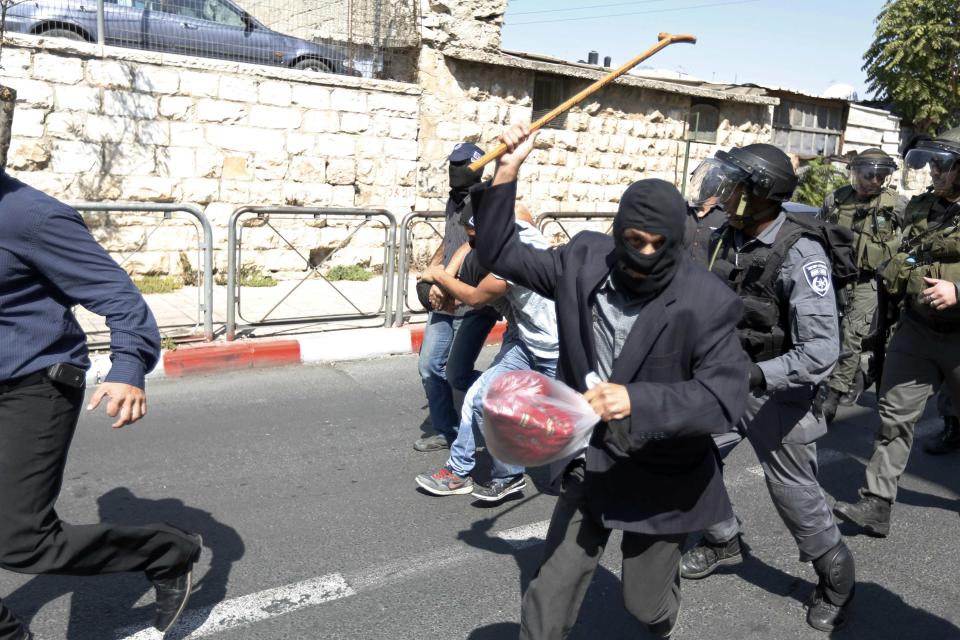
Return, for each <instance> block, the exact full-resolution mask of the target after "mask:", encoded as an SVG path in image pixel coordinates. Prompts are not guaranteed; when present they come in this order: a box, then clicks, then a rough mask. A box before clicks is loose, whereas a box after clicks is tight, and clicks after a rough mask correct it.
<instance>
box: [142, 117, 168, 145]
mask: <svg viewBox="0 0 960 640" xmlns="http://www.w3.org/2000/svg"><path fill="white" fill-rule="evenodd" d="M136 132H137V141H138V142H140V143H142V144H150V145H159V146H164V147H165V146H167V145H169V144H170V123H168V122H164V121H163V120H142V121H140V122H138V123H137V129H136Z"/></svg>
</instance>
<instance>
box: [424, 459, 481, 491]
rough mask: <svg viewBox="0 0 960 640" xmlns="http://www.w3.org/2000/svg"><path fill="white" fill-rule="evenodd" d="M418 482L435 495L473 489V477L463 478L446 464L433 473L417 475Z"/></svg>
mask: <svg viewBox="0 0 960 640" xmlns="http://www.w3.org/2000/svg"><path fill="white" fill-rule="evenodd" d="M417 484H418V485H420V486H421V487H423V489H424V490H425V491H429V492H430V493H432V494H433V495H435V496H455V495H462V494H465V493H470V492H471V491H473V478H471V477H470V476H467V477H466V478H461V477H460V476H458V475H457V474H455V473H454V472H453V471H452V470H451V469H450V467H448V466H446V465H444V466H442V467H440V471H437V472H436V473H435V474H433V475H427V474H425V473H421V474H420V475H418V476H417Z"/></svg>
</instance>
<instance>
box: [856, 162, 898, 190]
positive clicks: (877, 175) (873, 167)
mask: <svg viewBox="0 0 960 640" xmlns="http://www.w3.org/2000/svg"><path fill="white" fill-rule="evenodd" d="M893 172H894V167H891V166H890V165H889V164H875V163H872V162H859V163H856V164H854V165H851V167H850V186H852V187H853V188H854V189H855V190H856V192H857V193H859V194H861V195H871V196H875V195H877V194H878V193H880V192H881V191H882V190H883V188H884V187H885V186H887V185H888V184H890V177H891V176H892V175H893Z"/></svg>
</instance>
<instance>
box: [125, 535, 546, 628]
mask: <svg viewBox="0 0 960 640" xmlns="http://www.w3.org/2000/svg"><path fill="white" fill-rule="evenodd" d="M548 525H549V521H547V520H544V521H543V522H536V523H533V524H528V525H523V526H520V527H515V528H513V529H506V530H504V531H500V532H497V533H493V534H490V536H489V538H491V539H492V541H502V542H505V543H507V545H509V546H510V547H511V548H513V549H523V548H525V547H529V546H532V545H534V544H538V543H540V542H542V541H543V538H544V537H545V536H546V532H547V526H548ZM483 535H484V534H483V533H482V532H481V533H479V534H478V537H481V538H482V537H483ZM465 537H468V535H465ZM487 553H489V551H486V550H484V549H482V548H479V547H468V546H464V545H463V544H460V545H450V546H448V547H444V548H442V549H439V550H436V551H433V552H431V553H427V554H420V555H417V556H414V557H412V558H405V559H403V560H398V561H396V562H389V563H387V564H384V565H380V566H377V567H373V568H370V569H365V570H362V571H358V572H354V573H348V574H347V575H346V576H345V575H343V574H340V573H331V574H329V575H326V576H320V577H319V578H311V579H309V580H304V581H302V582H296V583H293V584H288V585H285V586H282V587H277V588H275V589H267V590H266V591H260V592H258V593H251V594H249V595H246V596H241V597H239V598H234V599H232V600H225V601H223V602H221V603H219V604H217V605H216V606H213V607H204V608H201V609H187V610H186V611H185V612H184V613H183V615H182V617H181V618H180V620H179V621H177V625H176V627H175V628H174V631H175V630H176V629H188V628H193V629H194V631H192V632H191V633H189V634H188V635H185V636H177V637H180V638H182V639H183V640H194V639H196V638H205V637H208V636H212V635H216V634H218V633H221V632H223V631H228V630H230V629H236V628H238V627H244V626H247V625H250V624H253V623H256V622H262V621H264V620H269V619H271V618H276V617H278V616H282V615H285V614H287V613H292V612H294V611H298V610H300V609H305V608H307V607H315V606H317V605H321V604H324V603H327V602H333V601H335V600H340V599H342V598H348V597H350V596H354V595H356V594H358V593H360V592H362V591H368V590H372V589H376V588H381V587H384V586H387V585H390V584H394V583H397V582H404V581H406V580H410V579H412V578H414V577H416V576H418V575H420V574H423V573H426V572H432V571H436V570H437V569H438V568H440V567H444V566H449V565H452V564H458V563H461V562H464V561H466V560H469V559H472V558H474V557H481V556H482V555H484V554H487ZM145 624H146V623H145ZM116 638H117V640H162V639H163V634H162V633H160V632H159V631H157V630H156V629H154V628H152V627H150V628H147V629H144V628H143V627H140V626H138V627H135V628H127V629H124V630H122V631H120V632H119V634H118V635H117V636H116Z"/></svg>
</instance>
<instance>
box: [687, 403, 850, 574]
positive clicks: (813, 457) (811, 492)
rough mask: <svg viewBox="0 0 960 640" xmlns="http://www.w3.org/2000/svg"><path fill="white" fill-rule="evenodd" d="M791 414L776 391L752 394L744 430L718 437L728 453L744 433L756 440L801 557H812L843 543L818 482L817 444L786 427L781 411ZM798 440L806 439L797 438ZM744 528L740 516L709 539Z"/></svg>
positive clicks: (713, 529)
mask: <svg viewBox="0 0 960 640" xmlns="http://www.w3.org/2000/svg"><path fill="white" fill-rule="evenodd" d="M786 413H787V412H786V411H784V410H783V409H782V408H781V407H780V406H779V402H778V400H777V398H776V396H775V395H774V396H762V397H757V396H755V395H753V394H750V396H749V397H748V400H747V410H746V413H745V415H744V418H743V419H742V420H741V421H740V425H739V427H738V431H736V432H731V433H726V434H723V435H720V436H717V437H715V439H714V441H715V442H716V443H717V447H718V448H719V449H720V453H721V455H722V456H724V457H726V455H727V454H728V453H730V451H732V450H733V448H734V447H736V445H737V444H739V443H740V442H741V441H742V440H743V438H744V437H746V438H747V440H749V441H750V444H751V445H752V446H753V450H754V451H755V452H756V454H757V458H759V460H760V466H761V467H762V468H763V477H764V480H765V481H766V483H767V491H768V492H769V493H770V498H771V499H772V500H773V505H774V506H775V507H776V509H777V513H779V514H780V518H781V519H782V520H783V523H784V524H785V525H786V526H787V529H788V530H789V531H790V534H791V535H793V539H794V540H795V541H796V543H797V548H798V549H799V550H800V560H801V561H802V562H809V561H811V560H815V559H817V558H819V557H820V556H822V555H823V554H824V553H826V552H827V551H829V550H830V549H832V548H833V547H835V546H836V545H837V543H838V542H840V530H839V529H838V528H837V524H836V522H835V521H834V519H833V513H832V512H831V511H830V506H829V505H828V504H827V499H826V496H825V495H824V493H823V489H821V488H820V483H819V482H818V481H817V445H816V443H815V442H803V440H804V438H802V437H801V438H798V437H797V434H796V433H795V430H794V429H790V428H789V425H788V428H787V429H784V428H783V425H782V424H781V415H782V414H786ZM808 420H812V416H809V415H807V416H805V417H804V421H808ZM794 439H796V440H800V441H798V442H793V440H794ZM785 440H789V441H785ZM739 531H740V525H739V522H738V521H737V518H736V517H734V518H731V519H729V520H725V521H723V522H719V523H717V524H715V525H713V526H712V527H710V528H709V529H707V530H706V531H705V532H704V538H705V539H706V540H708V541H709V542H715V543H719V542H726V541H728V540H731V539H732V538H733V537H734V536H735V535H737V534H738V533H739Z"/></svg>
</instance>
